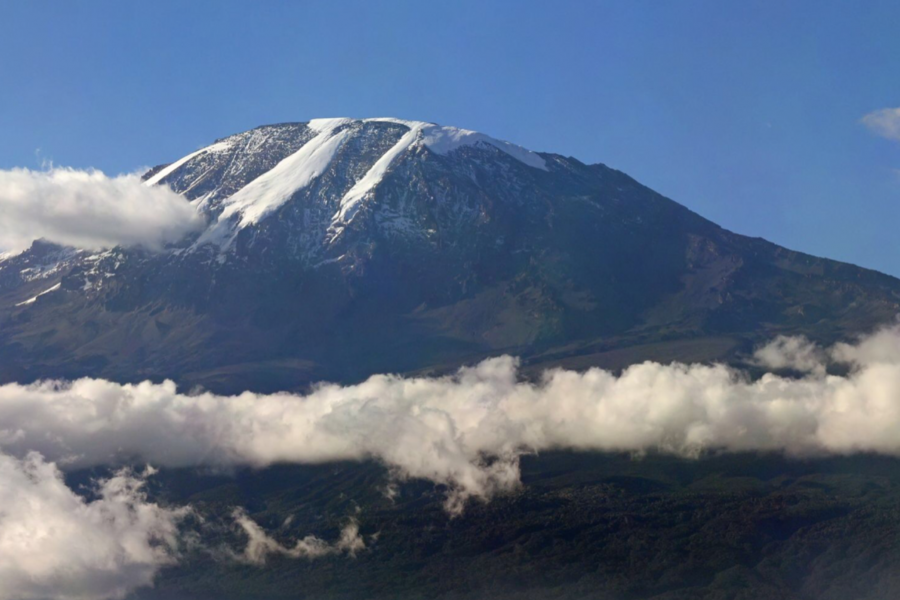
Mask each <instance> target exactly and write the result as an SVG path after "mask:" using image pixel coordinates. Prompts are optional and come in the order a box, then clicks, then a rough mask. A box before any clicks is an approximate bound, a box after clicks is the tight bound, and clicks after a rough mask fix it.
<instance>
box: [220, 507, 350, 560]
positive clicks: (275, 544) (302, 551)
mask: <svg viewBox="0 0 900 600" xmlns="http://www.w3.org/2000/svg"><path fill="white" fill-rule="evenodd" d="M232 516H233V518H234V522H235V524H236V525H237V526H238V527H239V528H240V529H241V531H243V533H244V535H246V536H247V546H246V547H245V548H244V551H243V552H241V553H240V554H233V555H232V556H233V557H234V558H236V559H237V560H240V561H242V562H246V563H249V564H254V565H260V566H261V565H264V564H265V563H266V559H267V558H268V557H269V556H270V555H280V556H286V557H289V558H310V559H312V558H319V557H322V556H328V555H330V554H343V553H346V554H349V555H350V556H355V555H356V553H357V552H359V551H361V550H364V549H365V547H366V544H365V541H364V540H363V538H362V536H361V535H360V534H359V524H358V523H357V522H356V520H355V519H351V520H350V522H349V523H348V524H347V525H346V526H344V528H343V529H342V530H341V535H340V537H339V538H338V539H337V540H336V541H334V542H333V543H329V542H326V541H324V540H322V539H321V538H318V537H316V536H312V535H308V536H306V537H304V538H303V539H300V540H297V542H295V543H294V545H293V546H285V545H283V544H281V543H280V542H279V541H277V540H276V539H274V538H272V537H271V536H269V535H268V534H267V533H266V532H265V530H263V528H262V527H260V526H259V524H257V523H256V521H254V520H253V519H251V518H250V517H249V516H247V513H246V512H245V511H244V510H242V509H236V510H235V511H234V513H233V515H232Z"/></svg>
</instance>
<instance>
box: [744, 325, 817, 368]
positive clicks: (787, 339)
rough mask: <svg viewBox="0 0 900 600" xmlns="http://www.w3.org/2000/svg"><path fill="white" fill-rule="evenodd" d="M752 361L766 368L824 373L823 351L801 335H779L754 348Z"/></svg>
mask: <svg viewBox="0 0 900 600" xmlns="http://www.w3.org/2000/svg"><path fill="white" fill-rule="evenodd" d="M753 358H754V361H755V362H756V364H758V365H759V366H761V367H765V368H767V369H774V370H776V371H777V370H781V369H794V370H795V371H800V372H801V373H818V374H820V375H821V374H824V372H825V370H826V364H825V363H826V356H825V351H824V350H822V348H820V347H819V346H817V345H816V344H814V343H812V342H810V341H809V340H808V339H806V338H805V337H803V336H785V335H779V336H778V337H776V338H775V339H774V340H772V341H771V342H769V343H768V344H766V345H765V346H763V347H762V348H759V349H758V350H756V352H755V353H754V354H753Z"/></svg>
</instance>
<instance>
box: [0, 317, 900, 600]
mask: <svg viewBox="0 0 900 600" xmlns="http://www.w3.org/2000/svg"><path fill="white" fill-rule="evenodd" d="M754 362H755V363H756V364H757V365H759V366H764V367H766V368H769V369H774V370H786V369H789V370H791V371H792V372H793V373H801V374H803V375H802V376H801V377H788V376H783V375H778V374H775V373H772V372H770V373H767V374H766V375H764V376H762V377H761V378H759V379H756V380H751V379H750V378H749V377H748V376H747V375H746V374H744V373H742V372H740V371H737V370H734V369H730V368H727V367H725V366H721V365H712V366H705V365H683V364H671V365H662V364H657V363H652V362H647V363H644V364H640V365H635V366H632V367H630V368H628V369H626V370H625V371H624V372H622V373H621V374H619V375H615V374H613V373H610V372H607V371H603V370H600V369H590V370H588V371H586V372H583V373H576V372H571V371H564V370H555V371H549V372H547V373H546V374H545V375H544V377H543V378H542V379H541V381H539V382H537V383H528V382H523V381H521V380H520V378H519V377H518V371H517V361H516V360H515V359H513V358H510V357H500V358H495V359H490V360H486V361H484V362H482V363H480V364H478V365H476V366H474V367H470V368H464V369H461V370H460V371H459V372H458V373H457V374H456V375H454V376H450V377H440V378H403V377H398V376H391V375H378V376H375V377H372V378H370V379H369V380H367V381H365V382H363V383H361V384H359V385H353V386H344V387H342V386H337V385H322V386H320V387H318V388H317V389H315V390H313V391H312V392H311V393H309V394H307V395H302V396H301V395H293V394H271V395H260V394H253V393H249V392H247V393H244V394H241V395H239V396H231V397H229V396H217V395H214V394H209V393H201V394H194V395H190V394H183V393H179V392H178V390H177V388H176V386H175V385H174V384H173V383H172V382H168V381H167V382H163V383H159V384H154V383H150V382H144V383H140V384H136V385H121V384H117V383H113V382H109V381H104V380H97V379H80V380H77V381H73V382H42V383H36V384H32V385H18V384H8V385H3V386H0V581H2V582H3V585H2V586H0V600H32V599H35V600H36V599H38V598H58V599H63V600H69V599H72V600H75V599H77V600H106V599H114V598H121V597H123V596H125V595H127V593H128V592H129V591H131V590H133V589H134V588H136V587H140V586H143V585H149V584H151V583H152V581H153V578H154V576H155V575H156V573H157V572H158V571H159V570H160V569H161V568H163V567H165V566H166V565H169V564H172V562H173V561H175V560H177V557H178V545H179V544H178V542H179V537H180V534H179V525H180V524H181V522H182V520H183V519H184V518H185V517H186V515H188V514H192V513H191V510H190V509H189V508H166V507H161V506H158V505H157V504H154V503H152V502H150V501H149V500H148V498H147V496H146V495H145V494H144V492H143V491H142V490H143V487H142V486H143V481H144V480H143V476H135V475H133V474H132V473H131V472H129V471H127V470H122V471H119V472H117V473H116V474H115V475H114V476H113V477H111V478H110V479H108V480H105V481H101V482H99V483H98V484H97V489H96V490H95V495H94V496H92V498H93V499H87V498H85V497H83V496H81V495H78V494H76V493H74V492H73V491H72V490H70V489H69V488H67V487H66V485H65V484H64V482H63V479H62V475H61V471H60V469H73V468H79V467H88V466H96V465H111V464H112V465H115V464H133V463H135V462H136V461H150V462H152V463H155V464H159V465H165V466H170V467H181V466H193V465H214V466H238V465H250V466H259V467H262V466H266V465H270V464H273V463H283V462H292V463H322V462H329V461H338V460H371V459H374V460H378V461H381V462H382V463H383V464H385V465H386V466H387V467H388V468H389V470H390V472H391V473H392V474H393V475H394V477H395V478H396V479H398V480H402V479H404V478H421V479H426V480H430V481H432V482H434V483H436V484H442V485H445V486H447V490H448V493H447V505H446V506H447V509H448V510H449V511H451V512H458V511H460V510H462V509H463V507H464V505H465V502H466V501H467V500H468V499H469V498H472V497H477V498H482V499H488V498H490V497H491V496H492V495H494V494H497V493H503V492H506V491H510V490H514V489H515V488H516V487H517V486H518V485H519V462H518V461H519V458H520V457H521V456H522V455H523V454H524V453H530V452H539V451H542V450H551V449H569V450H594V451H637V452H641V451H646V450H659V451H662V452H671V453H676V454H679V455H684V456H696V455H697V454H698V453H699V452H701V451H704V450H713V451H734V452H737V451H778V452H786V453H788V454H794V455H809V454H821V453H839V454H844V453H853V452H876V453H882V454H887V455H892V456H900V435H898V432H900V328H892V329H885V330H882V331H880V332H877V333H875V334H873V335H871V336H868V337H866V338H864V339H861V340H859V341H858V342H856V343H852V344H846V343H844V344H837V345H835V346H833V347H831V348H821V347H818V346H816V345H814V344H812V343H810V342H809V341H808V340H805V339H803V338H788V337H780V338H777V339H776V340H774V341H773V342H772V343H771V344H769V345H767V346H765V347H763V348H760V349H759V350H758V351H757V352H756V354H755V356H754ZM832 363H842V364H843V365H844V366H845V367H848V368H849V371H848V374H847V375H843V376H837V375H829V374H828V367H829V366H830V365H831V364H832ZM845 370H846V369H845ZM37 452H40V453H41V454H38V453H37ZM42 455H43V456H46V457H47V458H46V459H45V458H43V457H42ZM231 518H232V519H233V522H232V524H231V526H233V527H236V528H237V530H238V531H239V532H240V533H241V534H242V535H243V537H245V538H246V540H247V543H246V547H245V548H244V549H243V550H241V551H235V550H230V549H227V548H226V549H224V550H225V551H224V552H222V551H218V552H213V554H214V555H218V556H220V557H223V558H228V559H231V560H238V561H241V562H244V563H247V564H254V565H263V564H265V562H266V561H267V559H269V558H270V557H273V556H280V557H288V558H305V559H314V558H317V557H321V556H327V555H335V554H346V555H350V556H352V555H354V554H355V553H356V552H358V551H361V550H363V549H364V548H365V543H364V541H363V539H362V537H361V536H360V534H359V529H358V526H357V524H356V521H355V520H351V521H350V522H349V523H348V524H347V525H346V527H344V529H343V530H342V532H341V534H340V536H339V537H338V539H336V540H335V541H332V542H328V541H325V540H322V539H320V538H317V537H313V536H307V537H304V538H302V539H299V540H298V541H296V542H294V543H292V544H287V543H284V542H281V541H278V540H276V539H275V538H273V537H271V536H270V535H269V534H267V533H266V532H265V531H264V530H263V529H262V528H261V527H260V526H259V525H258V524H257V523H255V522H254V521H253V520H252V519H251V518H250V517H249V516H248V515H247V514H246V513H245V512H244V511H242V510H240V509H237V510H235V511H234V513H233V514H232V517H231Z"/></svg>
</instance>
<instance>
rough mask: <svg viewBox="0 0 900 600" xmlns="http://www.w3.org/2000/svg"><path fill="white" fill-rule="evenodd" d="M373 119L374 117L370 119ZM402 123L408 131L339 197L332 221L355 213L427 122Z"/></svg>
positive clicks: (416, 138)
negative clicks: (336, 211) (337, 209)
mask: <svg viewBox="0 0 900 600" xmlns="http://www.w3.org/2000/svg"><path fill="white" fill-rule="evenodd" d="M372 120H373V121H374V120H376V119H372ZM378 120H387V119H378ZM401 123H402V124H403V125H406V126H407V127H409V131H407V132H406V133H405V134H404V135H403V137H401V138H400V140H399V141H398V142H397V143H396V144H394V146H393V147H391V149H390V150H388V151H387V152H385V153H384V154H382V155H381V158H379V159H378V160H377V161H376V162H375V164H374V165H372V168H370V169H369V170H368V172H366V174H365V175H364V176H363V177H362V179H360V180H359V181H357V182H356V184H354V186H353V187H352V188H350V190H349V191H348V192H347V193H346V194H344V197H343V198H341V204H340V210H339V211H338V213H337V214H336V215H335V216H334V219H333V220H332V222H333V223H337V222H342V223H346V222H348V221H350V219H352V218H353V215H355V214H356V211H357V210H359V207H360V201H361V200H362V199H363V198H364V197H365V196H366V194H368V193H369V192H370V191H372V189H373V188H374V187H375V186H376V185H378V184H379V183H381V180H382V179H383V178H384V175H385V173H387V170H388V167H390V166H391V163H393V162H394V159H396V158H397V156H399V155H400V154H402V153H403V152H404V151H405V150H406V149H408V148H409V147H410V146H412V145H413V144H414V143H415V142H416V141H417V140H418V139H419V132H420V131H422V129H423V128H424V127H427V126H428V124H427V123H420V122H419V123H416V122H401Z"/></svg>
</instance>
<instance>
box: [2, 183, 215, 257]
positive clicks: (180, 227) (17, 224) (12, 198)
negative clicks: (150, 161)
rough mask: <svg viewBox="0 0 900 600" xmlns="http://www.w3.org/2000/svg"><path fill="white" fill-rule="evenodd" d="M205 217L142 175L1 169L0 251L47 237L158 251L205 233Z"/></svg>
mask: <svg viewBox="0 0 900 600" xmlns="http://www.w3.org/2000/svg"><path fill="white" fill-rule="evenodd" d="M203 225H204V221H203V218H202V217H201V216H200V215H199V214H198V213H197V212H196V211H195V210H194V208H193V207H192V206H191V205H190V203H189V202H188V201H187V200H185V199H184V198H183V197H182V196H179V195H178V194H176V193H175V192H173V191H172V190H170V189H169V188H167V187H165V186H152V187H148V186H145V185H143V184H142V182H141V180H140V177H139V176H138V175H121V176H118V177H107V176H106V175H104V174H103V173H102V172H100V171H78V170H74V169H65V168H51V169H49V170H46V171H32V170H29V169H11V170H0V251H16V250H23V249H25V248H27V247H28V246H29V245H30V244H31V242H33V241H34V240H36V239H40V238H43V239H46V240H48V241H51V242H55V243H58V244H62V245H67V246H75V247H77V248H85V249H98V248H108V247H112V246H116V245H123V246H136V245H143V246H147V247H149V248H158V247H159V246H161V245H162V244H164V243H166V242H173V241H177V240H178V239H180V238H181V237H183V236H184V235H186V234H187V233H189V232H191V231H194V230H197V229H200V228H202V227H203Z"/></svg>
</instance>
